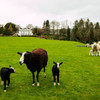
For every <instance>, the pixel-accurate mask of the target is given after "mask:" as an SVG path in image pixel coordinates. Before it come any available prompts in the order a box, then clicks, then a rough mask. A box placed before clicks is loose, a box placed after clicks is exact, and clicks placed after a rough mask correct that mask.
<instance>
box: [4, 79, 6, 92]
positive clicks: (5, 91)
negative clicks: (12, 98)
mask: <svg viewBox="0 0 100 100" xmlns="http://www.w3.org/2000/svg"><path fill="white" fill-rule="evenodd" d="M4 92H6V80H4Z"/></svg>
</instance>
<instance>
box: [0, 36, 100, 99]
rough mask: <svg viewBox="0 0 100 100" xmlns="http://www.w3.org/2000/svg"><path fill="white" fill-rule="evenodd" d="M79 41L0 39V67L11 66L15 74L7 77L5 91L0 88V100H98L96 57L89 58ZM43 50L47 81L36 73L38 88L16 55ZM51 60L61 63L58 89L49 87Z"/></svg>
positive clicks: (99, 75) (98, 65) (99, 64)
mask: <svg viewBox="0 0 100 100" xmlns="http://www.w3.org/2000/svg"><path fill="white" fill-rule="evenodd" d="M76 45H84V44H82V43H79V42H72V41H58V40H45V39H39V38H34V37H0V68H1V67H8V66H9V65H11V66H12V67H14V68H15V69H16V73H14V74H13V73H12V74H11V83H10V86H9V88H7V92H6V93H4V92H3V86H1V85H0V100H99V99H100V57H98V56H97V57H96V56H89V50H90V49H91V48H87V47H76ZM36 48H43V49H45V50H47V52H48V57H49V60H48V64H47V67H46V74H47V78H44V77H43V70H42V71H41V72H40V77H39V80H40V86H39V87H37V86H35V87H32V74H31V72H30V71H29V70H28V69H27V67H26V65H25V64H23V65H22V66H20V65H19V59H20V56H19V55H18V54H17V52H25V51H32V50H34V49H36ZM53 61H55V62H63V64H62V65H61V67H60V83H61V85H60V86H55V87H54V86H53V81H52V72H51V69H52V66H53ZM0 82H1V78H0Z"/></svg>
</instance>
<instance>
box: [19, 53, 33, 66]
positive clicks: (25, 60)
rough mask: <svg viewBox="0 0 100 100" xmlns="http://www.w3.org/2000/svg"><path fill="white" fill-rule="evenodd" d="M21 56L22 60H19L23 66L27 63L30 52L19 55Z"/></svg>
mask: <svg viewBox="0 0 100 100" xmlns="http://www.w3.org/2000/svg"><path fill="white" fill-rule="evenodd" d="M18 54H19V55H21V58H20V60H19V64H20V65H22V64H23V63H27V61H28V59H29V56H30V54H31V53H30V52H24V53H18Z"/></svg>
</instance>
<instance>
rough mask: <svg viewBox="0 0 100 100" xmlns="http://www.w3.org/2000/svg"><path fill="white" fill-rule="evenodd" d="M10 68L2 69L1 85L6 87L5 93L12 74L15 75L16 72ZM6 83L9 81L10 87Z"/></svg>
mask: <svg viewBox="0 0 100 100" xmlns="http://www.w3.org/2000/svg"><path fill="white" fill-rule="evenodd" d="M9 67H10V68H6V67H2V68H1V74H0V75H1V80H2V81H1V85H4V92H6V88H7V87H8V86H9V84H10V74H11V73H15V72H16V70H14V68H13V67H11V66H9ZM6 81H8V85H6Z"/></svg>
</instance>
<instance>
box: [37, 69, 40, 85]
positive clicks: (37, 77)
mask: <svg viewBox="0 0 100 100" xmlns="http://www.w3.org/2000/svg"><path fill="white" fill-rule="evenodd" d="M39 72H40V71H37V86H39V85H40V84H39Z"/></svg>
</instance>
